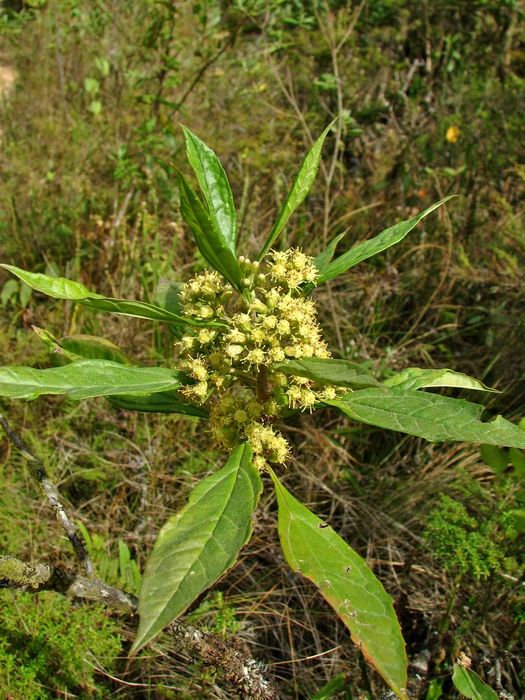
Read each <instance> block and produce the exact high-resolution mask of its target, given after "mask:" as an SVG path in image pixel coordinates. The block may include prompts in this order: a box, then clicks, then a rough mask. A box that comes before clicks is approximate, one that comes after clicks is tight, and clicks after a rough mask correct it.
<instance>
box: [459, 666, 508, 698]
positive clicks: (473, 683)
mask: <svg viewBox="0 0 525 700" xmlns="http://www.w3.org/2000/svg"><path fill="white" fill-rule="evenodd" d="M452 682H453V683H454V685H455V686H456V688H457V690H459V692H460V693H461V694H462V695H464V696H465V697H466V698H470V700H499V696H498V694H497V693H496V692H495V691H494V690H492V688H490V686H488V685H487V684H486V683H484V682H483V681H482V680H481V678H480V677H479V676H478V674H477V673H474V671H471V670H470V669H469V668H464V667H463V666H460V665H459V664H454V673H453V674H452Z"/></svg>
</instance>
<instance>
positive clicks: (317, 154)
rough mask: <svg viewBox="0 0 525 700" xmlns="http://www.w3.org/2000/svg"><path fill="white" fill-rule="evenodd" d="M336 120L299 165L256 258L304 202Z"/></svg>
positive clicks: (267, 247) (268, 246) (269, 245)
mask: <svg viewBox="0 0 525 700" xmlns="http://www.w3.org/2000/svg"><path fill="white" fill-rule="evenodd" d="M336 121H337V117H336V118H335V119H334V120H333V121H332V122H330V124H329V125H328V126H327V127H326V129H325V130H324V131H323V133H322V134H321V136H320V137H319V138H318V139H317V141H316V142H315V143H314V145H313V147H312V148H311V150H310V151H309V152H308V153H307V155H306V158H305V159H304V161H303V164H302V165H301V167H300V169H299V172H298V173H297V176H296V178H295V180H294V182H293V184H292V187H291V189H290V192H289V193H288V196H287V197H286V200H285V202H284V204H283V205H282V207H281V210H280V211H279V215H278V216H277V221H276V222H275V224H274V226H273V228H272V230H271V231H270V235H269V236H268V238H267V239H266V243H265V244H264V247H263V249H262V250H261V252H260V253H259V257H258V258H257V259H258V260H262V259H263V258H264V256H265V255H266V253H267V252H268V251H269V250H270V248H271V247H272V245H273V244H274V243H275V241H276V240H277V238H278V237H279V235H280V233H281V231H282V230H283V228H284V227H285V226H286V224H287V222H288V219H289V218H290V217H291V215H292V214H293V213H294V211H295V210H296V209H297V207H298V206H300V205H301V204H302V203H303V202H304V200H305V199H306V196H307V194H308V192H310V189H311V187H312V185H313V184H314V182H315V178H316V177H317V170H318V169H319V162H320V161H321V150H322V148H323V143H324V140H325V138H326V137H327V135H328V132H329V131H330V129H331V128H332V127H333V125H334V124H335V122H336Z"/></svg>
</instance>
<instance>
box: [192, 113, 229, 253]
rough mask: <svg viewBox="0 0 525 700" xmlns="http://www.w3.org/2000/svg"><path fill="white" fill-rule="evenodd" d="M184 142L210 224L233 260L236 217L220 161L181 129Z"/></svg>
mask: <svg viewBox="0 0 525 700" xmlns="http://www.w3.org/2000/svg"><path fill="white" fill-rule="evenodd" d="M182 128H183V130H184V139H185V141H186V153H187V155H188V160H189V161H190V163H191V166H192V168H193V170H194V171H195V175H196V176H197V180H198V181H199V187H200V188H201V191H202V194H203V195H204V199H205V201H206V204H207V205H208V212H209V215H210V220H211V223H212V225H213V228H214V229H215V232H216V234H217V236H220V237H222V239H223V241H224V243H225V244H226V246H227V247H228V248H229V249H230V251H231V252H232V254H233V256H234V257H236V253H235V243H236V239H237V215H236V213H235V204H234V202H233V195H232V191H231V188H230V183H229V182H228V178H227V177H226V173H225V172H224V169H223V167H222V165H221V162H220V160H219V159H218V158H217V156H216V155H215V153H214V152H213V151H212V150H211V148H209V147H208V146H206V144H205V143H203V142H202V141H201V140H200V139H199V138H197V136H195V134H192V132H191V131H190V130H189V129H187V128H186V127H185V126H183V127H182Z"/></svg>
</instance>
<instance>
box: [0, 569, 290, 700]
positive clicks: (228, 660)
mask: <svg viewBox="0 0 525 700" xmlns="http://www.w3.org/2000/svg"><path fill="white" fill-rule="evenodd" d="M0 588H21V589H24V590H25V591H28V592H31V593H37V592H38V591H42V590H52V591H56V592H58V593H63V594H65V595H70V596H73V597H76V598H84V599H87V600H91V601H93V602H96V603H103V604H104V605H107V606H109V607H110V608H113V609H114V610H117V611H118V612H120V613H130V614H134V613H135V612H136V610H137V606H138V599H137V598H135V596H134V595H131V594H129V593H125V592H124V591H121V590H120V589H118V588H113V587H112V586H108V585H107V584H105V583H104V582H103V581H100V579H97V578H85V577H84V576H76V575H75V574H71V573H69V572H68V571H65V569H62V568H61V567H59V566H50V565H49V564H40V563H38V562H32V563H26V562H23V561H20V559H16V558H15V557H3V556H0ZM165 631H166V632H167V633H168V634H169V635H170V636H171V637H172V638H173V639H174V640H175V641H176V642H177V643H178V645H179V646H180V647H182V648H183V649H184V650H185V651H186V652H187V653H188V654H189V655H190V656H192V657H197V658H199V659H200V660H201V661H202V663H203V664H204V665H205V666H208V667H210V668H213V669H215V670H216V671H217V672H219V673H221V674H222V675H223V677H224V678H225V680H226V681H227V682H228V683H230V684H232V685H233V686H234V687H235V690H236V692H240V693H241V697H242V698H243V700H279V695H278V694H277V691H276V690H275V689H274V688H273V686H272V683H271V682H270V681H269V680H268V679H266V678H265V677H264V671H265V669H264V666H263V665H262V664H261V663H259V662H258V661H255V659H252V658H251V657H250V656H248V655H247V654H245V653H243V652H242V651H240V650H239V649H236V648H235V646H234V645H233V644H231V643H230V642H228V641H226V640H225V639H223V638H222V637H220V636H219V635H216V634H210V633H208V632H203V631H202V630H199V629H197V627H194V626H193V625H188V624H185V623H183V622H172V623H171V625H169V626H168V627H167V628H166V630H165Z"/></svg>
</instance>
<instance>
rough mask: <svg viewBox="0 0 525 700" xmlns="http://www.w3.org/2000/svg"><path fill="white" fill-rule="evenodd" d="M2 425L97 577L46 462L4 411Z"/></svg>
mask: <svg viewBox="0 0 525 700" xmlns="http://www.w3.org/2000/svg"><path fill="white" fill-rule="evenodd" d="M0 425H1V426H2V428H3V429H4V431H5V433H6V435H7V437H8V438H9V440H11V442H12V443H13V444H14V445H16V447H17V448H18V449H19V450H20V452H21V453H22V456H23V457H24V458H25V459H26V460H27V462H28V467H29V472H30V474H31V476H32V477H33V479H34V480H35V481H36V483H37V484H38V486H39V487H40V490H41V491H42V493H43V494H44V496H45V497H46V498H47V501H48V503H49V505H50V506H51V508H53V510H54V511H55V515H56V519H57V520H58V522H59V523H60V524H61V525H62V528H63V529H64V531H65V533H66V535H67V537H68V539H69V541H70V542H71V544H72V545H73V548H74V550H75V553H76V555H77V557H78V559H79V561H80V563H81V564H82V566H83V567H84V570H85V572H86V574H87V576H88V578H90V579H91V578H95V577H96V572H95V567H94V566H93V563H92V561H91V559H90V558H89V554H88V553H87V550H86V548H85V546H84V543H83V542H82V540H81V539H80V537H79V536H78V535H77V533H76V530H75V527H74V525H73V523H72V522H71V521H70V519H69V518H68V516H67V514H66V511H65V510H64V506H63V505H62V503H61V502H60V496H59V495H58V491H57V490H56V488H55V485H54V484H53V482H52V481H51V479H50V478H49V476H48V475H47V472H46V468H45V466H44V463H43V462H42V460H41V459H39V458H38V457H35V456H34V454H33V453H32V452H31V450H30V449H29V447H28V446H27V445H26V444H25V442H24V441H23V440H22V438H21V437H20V435H18V434H17V433H15V431H14V430H13V429H12V428H11V426H10V425H9V423H8V422H7V420H6V419H5V417H4V416H3V415H2V413H0Z"/></svg>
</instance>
